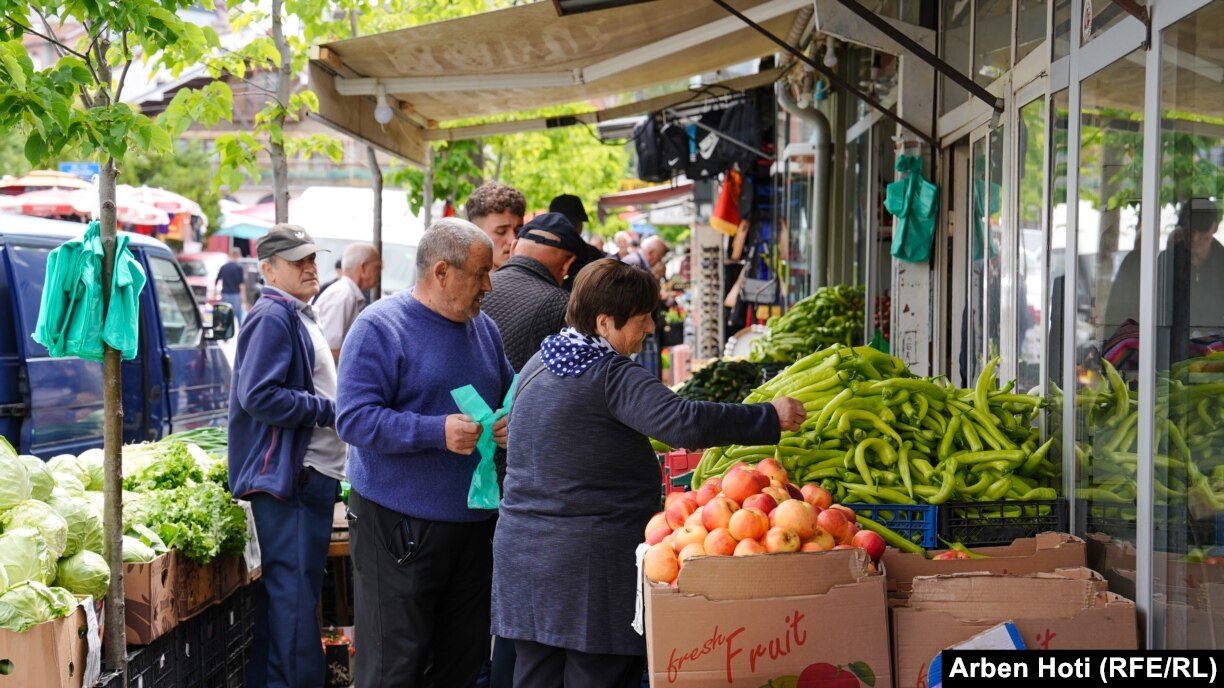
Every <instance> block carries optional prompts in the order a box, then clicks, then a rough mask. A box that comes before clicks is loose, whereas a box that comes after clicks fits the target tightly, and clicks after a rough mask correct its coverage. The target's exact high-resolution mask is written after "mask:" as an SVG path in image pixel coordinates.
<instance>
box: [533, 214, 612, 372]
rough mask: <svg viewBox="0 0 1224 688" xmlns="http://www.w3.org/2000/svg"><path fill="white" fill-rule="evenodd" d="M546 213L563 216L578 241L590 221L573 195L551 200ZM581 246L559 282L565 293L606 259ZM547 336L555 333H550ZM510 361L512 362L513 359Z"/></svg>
mask: <svg viewBox="0 0 1224 688" xmlns="http://www.w3.org/2000/svg"><path fill="white" fill-rule="evenodd" d="M548 212H549V213H560V214H562V215H564V216H565V217H566V218H567V219H568V220H569V221H570V224H571V225H573V227H574V232H575V234H577V235H578V238H579V239H581V238H582V228H583V227H584V226H585V225H586V223H587V221H588V220H590V219H591V216H590V215H588V214H587V211H586V208H585V207H584V206H583V205H582V199H581V198H578V197H577V196H575V195H573V194H561V195H560V196H557V197H556V198H554V199H552V203H549V204H548ZM582 244H583V245H582V246H581V247H577V248H578V251H577V252H576V253H575V254H574V255H575V257H576V260H575V261H574V265H573V266H571V267H570V273H569V279H567V280H565V281H563V282H561V287H562V288H563V289H565V291H567V292H568V291H570V290H571V289H573V288H574V279H575V278H577V277H578V273H579V272H580V271H581V270H582V268H585V267H586V266H588V265H590V264H591V263H594V262H595V261H597V260H599V259H601V258H606V257H607V256H606V254H605V253H604V252H603V250H602V249H599V248H596V247H594V246H591V245H590V244H588V243H587V242H585V241H583V242H582ZM549 334H556V333H555V332H550V333H549ZM533 353H534V352H533ZM510 360H511V361H513V360H514V359H513V357H512V358H511V359H510Z"/></svg>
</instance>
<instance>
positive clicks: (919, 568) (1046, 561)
mask: <svg viewBox="0 0 1224 688" xmlns="http://www.w3.org/2000/svg"><path fill="white" fill-rule="evenodd" d="M940 551H944V550H931V551H930V554H937V553H938V552H940ZM973 551H974V552H978V553H980V554H985V555H987V556H988V557H989V558H988V559H945V560H932V559H927V558H925V557H923V556H922V555H920V554H908V553H905V552H902V551H901V550H898V549H894V548H892V547H889V548H888V549H886V550H885V551H884V556H883V557H882V561H883V563H884V570H885V572H886V573H887V576H888V589H889V590H890V591H895V592H900V593H905V592H908V591H909V588H910V582H911V581H912V580H913V579H914V578H916V577H918V576H938V575H942V574H949V573H968V572H970V571H985V572H989V573H999V574H1011V573H1042V572H1049V571H1053V570H1054V569H1059V568H1072V567H1080V566H1087V548H1086V545H1085V544H1084V541H1083V540H1081V539H1079V538H1077V537H1075V536H1074V535H1069V534H1067V533H1053V532H1050V533H1039V534H1037V535H1035V536H1033V537H1031V538H1017V539H1016V540H1014V541H1012V543H1011V544H1010V545H1003V546H998V547H974V548H973Z"/></svg>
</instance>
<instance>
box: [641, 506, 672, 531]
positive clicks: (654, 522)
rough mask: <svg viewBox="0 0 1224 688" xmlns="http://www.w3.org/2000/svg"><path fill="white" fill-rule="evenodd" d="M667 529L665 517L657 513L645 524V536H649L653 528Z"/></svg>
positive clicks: (661, 513)
mask: <svg viewBox="0 0 1224 688" xmlns="http://www.w3.org/2000/svg"><path fill="white" fill-rule="evenodd" d="M667 527H668V525H667V516H666V515H665V514H664V513H663V512H662V511H660V512H659V513H657V514H655V515H654V516H651V517H650V521H649V522H648V523H647V524H646V531H645V534H646V535H650V531H652V530H654V529H655V528H667Z"/></svg>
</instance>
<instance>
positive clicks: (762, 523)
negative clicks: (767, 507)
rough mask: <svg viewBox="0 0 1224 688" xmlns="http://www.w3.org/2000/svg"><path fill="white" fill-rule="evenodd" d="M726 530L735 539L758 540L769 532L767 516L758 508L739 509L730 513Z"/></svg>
mask: <svg viewBox="0 0 1224 688" xmlns="http://www.w3.org/2000/svg"><path fill="white" fill-rule="evenodd" d="M727 530H729V531H731V536H732V537H734V538H735V539H736V540H741V541H742V540H760V539H761V538H763V537H765V533H767V532H769V517H768V516H766V515H765V512H764V511H761V510H760V509H751V508H749V509H740V510H739V511H737V512H735V513H734V514H731V523H729V524H728V525H727Z"/></svg>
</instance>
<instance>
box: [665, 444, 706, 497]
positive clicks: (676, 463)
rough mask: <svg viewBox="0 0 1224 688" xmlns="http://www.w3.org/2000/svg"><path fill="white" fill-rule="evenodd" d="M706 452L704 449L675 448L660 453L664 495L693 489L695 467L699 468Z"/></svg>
mask: <svg viewBox="0 0 1224 688" xmlns="http://www.w3.org/2000/svg"><path fill="white" fill-rule="evenodd" d="M704 452H705V450H704V449H673V450H671V451H669V452H667V453H663V454H659V455H658V457H659V469H660V471H661V472H662V476H663V494H664V495H669V494H671V493H673V492H685V491H687V490H689V489H692V486H693V469H694V468H697V464H698V463H699V462H700V461H701V455H702V454H703V453H704Z"/></svg>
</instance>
